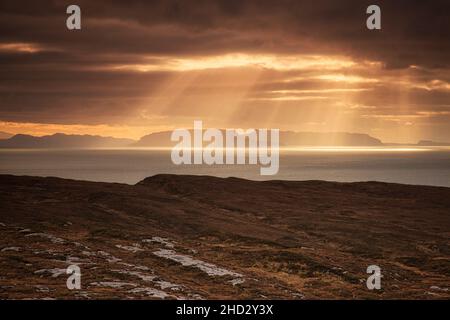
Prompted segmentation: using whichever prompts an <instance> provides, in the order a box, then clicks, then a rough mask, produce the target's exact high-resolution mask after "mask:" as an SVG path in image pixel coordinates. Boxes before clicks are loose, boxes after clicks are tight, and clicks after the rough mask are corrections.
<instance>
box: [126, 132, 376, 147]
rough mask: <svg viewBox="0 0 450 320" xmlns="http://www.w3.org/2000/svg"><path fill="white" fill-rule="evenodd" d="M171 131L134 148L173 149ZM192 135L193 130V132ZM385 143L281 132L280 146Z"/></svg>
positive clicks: (347, 135)
mask: <svg viewBox="0 0 450 320" xmlns="http://www.w3.org/2000/svg"><path fill="white" fill-rule="evenodd" d="M170 135H171V131H163V132H157V133H151V134H148V135H146V136H143V137H142V138H141V139H140V140H139V141H138V142H136V143H135V144H134V145H133V146H136V147H171V146H173V145H174V142H173V141H170ZM191 135H192V130H191ZM380 145H383V143H382V142H381V141H380V140H379V139H376V138H373V137H371V136H369V135H367V134H362V133H346V132H327V133H319V132H294V131H280V146H282V147H295V146H380Z"/></svg>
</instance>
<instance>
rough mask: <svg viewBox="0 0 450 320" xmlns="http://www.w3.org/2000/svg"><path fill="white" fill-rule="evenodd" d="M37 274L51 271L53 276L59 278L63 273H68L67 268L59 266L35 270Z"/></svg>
mask: <svg viewBox="0 0 450 320" xmlns="http://www.w3.org/2000/svg"><path fill="white" fill-rule="evenodd" d="M34 273H35V274H43V273H50V274H51V275H52V278H57V277H59V276H60V275H62V274H65V273H66V269H59V268H54V269H41V270H37V271H35V272H34Z"/></svg>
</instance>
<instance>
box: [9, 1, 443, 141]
mask: <svg viewBox="0 0 450 320" xmlns="http://www.w3.org/2000/svg"><path fill="white" fill-rule="evenodd" d="M69 4H71V3H68V2H67V1H39V2H36V1H26V2H24V1H21V2H20V3H19V2H17V1H3V2H2V3H1V4H0V30H2V32H1V34H0V68H1V70H2V72H1V73H0V121H1V122H0V129H1V130H2V131H8V129H9V131H17V132H18V131H20V130H22V131H24V130H25V131H27V132H30V133H32V132H36V133H51V132H53V131H55V130H65V131H70V132H72V131H71V130H75V131H74V132H76V129H74V128H84V129H80V130H83V131H85V130H86V128H91V131H92V132H96V133H100V134H101V133H105V134H110V135H116V136H117V135H120V136H130V137H136V136H139V135H141V134H145V133H148V132H149V131H154V130H161V129H166V128H173V127H177V126H188V125H190V124H192V120H193V119H203V120H204V122H205V123H206V124H207V125H209V126H234V127H237V126H244V127H245V126H251V127H266V126H267V127H278V128H281V129H290V130H303V131H304V130H307V131H331V130H338V131H360V132H367V133H370V134H373V135H374V136H377V137H380V138H382V139H383V140H390V141H395V140H397V141H414V140H415V139H419V138H427V139H436V140H450V121H449V120H450V103H449V101H450V100H449V98H450V94H449V93H450V65H449V57H450V42H449V41H448V39H449V38H450V37H449V36H450V35H449V33H450V27H449V20H448V12H449V10H450V8H449V4H448V1H433V3H427V2H420V3H416V2H414V3H413V2H412V1H395V2H394V1H379V2H378V4H379V5H380V7H381V10H382V30H379V31H369V30H367V29H366V26H365V19H366V17H367V15H366V13H365V9H366V8H367V6H368V5H369V4H372V3H371V2H369V1H324V0H318V1H243V0H240V1H233V0H231V1H230V0H226V1H225V0H224V1H199V0H195V1H186V0H185V1H95V2H93V1H78V2H77V4H78V5H79V6H80V7H81V11H82V30H81V31H68V30H67V29H66V27H65V19H66V18H67V14H66V13H65V9H66V7H67V6H68V5H69ZM20 124H23V125H22V126H21V125H20ZM45 125H48V126H47V127H45ZM33 130H35V131H33Z"/></svg>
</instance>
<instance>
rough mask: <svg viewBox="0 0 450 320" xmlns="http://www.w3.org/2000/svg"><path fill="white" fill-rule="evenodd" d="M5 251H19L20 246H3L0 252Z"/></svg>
mask: <svg viewBox="0 0 450 320" xmlns="http://www.w3.org/2000/svg"><path fill="white" fill-rule="evenodd" d="M5 251H20V247H7V248H3V249H2V250H1V252H5Z"/></svg>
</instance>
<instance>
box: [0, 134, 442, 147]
mask: <svg viewBox="0 0 450 320" xmlns="http://www.w3.org/2000/svg"><path fill="white" fill-rule="evenodd" d="M171 133H172V131H162V132H156V133H151V134H148V135H145V136H143V137H141V138H140V139H139V140H133V139H126V138H114V137H104V136H98V135H69V134H64V133H55V134H53V135H45V136H40V137H38V136H32V135H26V134H16V135H12V134H9V133H6V132H0V148H11V149H17V148H30V149H46V148H48V149H63V148H64V149H65V148H68V149H70V148H81V149H82V148H93V149H94V148H170V147H172V146H173V145H174V142H173V141H171V140H170V136H171ZM393 145H395V146H400V145H409V146H450V143H445V142H435V141H430V140H421V141H419V142H418V143H417V144H397V143H383V142H382V141H381V140H380V139H377V138H374V137H372V136H370V135H368V134H364V133H348V132H295V131H280V147H288V148H289V147H305V146H311V147H320V146H339V147H377V146H393Z"/></svg>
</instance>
